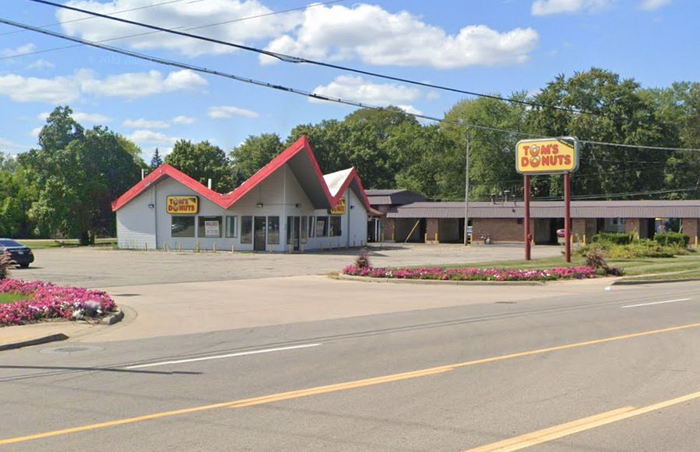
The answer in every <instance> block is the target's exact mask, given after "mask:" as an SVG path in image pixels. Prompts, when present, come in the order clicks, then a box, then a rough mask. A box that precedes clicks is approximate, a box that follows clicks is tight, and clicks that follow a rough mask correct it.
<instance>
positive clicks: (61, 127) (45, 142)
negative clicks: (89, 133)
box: [39, 106, 84, 152]
mask: <svg viewBox="0 0 700 452" xmlns="http://www.w3.org/2000/svg"><path fill="white" fill-rule="evenodd" d="M72 114H73V110H71V108H70V107H68V106H65V107H56V108H55V109H54V110H53V111H52V112H51V113H50V114H49V116H48V118H47V119H46V125H45V126H44V127H42V128H41V131H40V132H39V146H41V149H42V150H44V151H49V152H51V151H57V150H60V149H65V148H66V146H68V144H70V142H71V141H73V140H77V139H80V138H82V137H83V134H84V129H83V126H81V125H80V124H78V123H77V122H76V121H75V120H74V119H73V117H72V116H71V115H72Z"/></svg>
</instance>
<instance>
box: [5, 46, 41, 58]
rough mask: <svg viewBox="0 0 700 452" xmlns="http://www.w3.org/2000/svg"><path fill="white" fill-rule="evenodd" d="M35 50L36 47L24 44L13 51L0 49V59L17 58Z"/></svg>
mask: <svg viewBox="0 0 700 452" xmlns="http://www.w3.org/2000/svg"><path fill="white" fill-rule="evenodd" d="M35 50H36V46H35V45H34V44H32V43H28V44H24V45H21V46H19V47H15V48H14V49H2V50H0V57H4V58H9V57H14V56H19V55H22V54H25V53H28V52H33V51H35Z"/></svg>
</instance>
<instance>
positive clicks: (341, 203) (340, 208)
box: [330, 198, 345, 215]
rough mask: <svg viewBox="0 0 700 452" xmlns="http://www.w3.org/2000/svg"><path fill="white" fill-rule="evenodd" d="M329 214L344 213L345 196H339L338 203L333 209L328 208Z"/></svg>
mask: <svg viewBox="0 0 700 452" xmlns="http://www.w3.org/2000/svg"><path fill="white" fill-rule="evenodd" d="M330 214H331V215H344V214H345V198H340V199H339V200H338V204H336V205H335V207H334V208H333V209H330Z"/></svg>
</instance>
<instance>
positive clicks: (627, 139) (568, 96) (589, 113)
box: [528, 68, 675, 195]
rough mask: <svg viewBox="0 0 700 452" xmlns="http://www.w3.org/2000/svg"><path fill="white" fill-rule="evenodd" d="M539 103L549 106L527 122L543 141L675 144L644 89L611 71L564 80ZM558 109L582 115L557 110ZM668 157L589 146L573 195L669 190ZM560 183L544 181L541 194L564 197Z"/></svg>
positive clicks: (575, 178)
mask: <svg viewBox="0 0 700 452" xmlns="http://www.w3.org/2000/svg"><path fill="white" fill-rule="evenodd" d="M534 100H535V102H537V103H539V104H542V105H544V106H543V107H536V108H534V109H533V110H532V111H530V112H529V114H528V120H529V124H530V128H531V130H532V131H534V132H536V133H538V134H541V135H542V136H561V135H572V136H576V137H579V138H581V139H586V140H592V141H600V142H615V143H625V144H642V145H657V146H672V145H673V144H674V143H675V139H674V133H673V130H672V128H671V127H669V125H668V124H665V123H664V122H663V121H661V120H659V118H658V116H657V114H656V112H655V111H654V106H653V105H652V103H651V102H649V99H648V97H646V96H644V95H643V93H642V90H641V89H640V86H639V84H638V83H637V82H636V81H634V80H633V79H621V78H620V76H619V75H617V74H614V73H612V72H609V71H605V70H602V69H597V68H593V69H591V70H589V71H587V72H579V73H576V74H574V75H573V76H572V77H570V78H568V79H567V78H566V77H564V76H563V75H559V76H558V77H556V78H555V80H554V81H552V82H550V83H549V84H548V85H547V87H546V88H545V89H543V90H542V91H541V92H540V93H539V94H538V95H537V96H535V98H534ZM557 105H559V106H564V107H568V108H569V109H573V110H579V111H581V113H577V112H572V111H562V110H557V109H555V108H554V106H557ZM667 157H668V154H665V153H659V152H658V151H654V150H649V149H645V148H621V147H614V146H607V145H586V146H584V147H583V149H582V150H581V167H580V170H579V172H577V173H576V174H574V176H573V177H572V183H573V191H574V193H576V194H603V195H604V194H613V193H634V192H643V191H648V190H658V189H660V188H662V187H663V184H664V166H665V162H666V159H667ZM559 179H560V178H552V179H542V178H540V179H539V180H538V181H537V183H536V186H537V189H539V190H540V192H542V193H545V192H549V194H550V195H561V188H560V186H559V185H558V184H557V183H556V182H558V181H559Z"/></svg>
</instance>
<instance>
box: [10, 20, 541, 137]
mask: <svg viewBox="0 0 700 452" xmlns="http://www.w3.org/2000/svg"><path fill="white" fill-rule="evenodd" d="M0 23H3V24H6V25H11V26H13V27H18V28H22V29H25V30H30V31H34V32H36V33H41V34H44V35H48V36H53V37H56V38H60V39H64V40H67V41H72V42H77V43H79V44H82V45H86V46H90V47H95V48H98V49H102V50H107V51H109V52H113V53H118V54H121V55H127V56H131V57H133V58H138V59H141V60H145V61H150V62H153V63H158V64H162V65H165V66H171V67H177V68H180V69H189V70H191V71H195V72H201V73H204V74H210V75H216V76H219V77H224V78H228V79H231V80H236V81H239V82H244V83H249V84H252V85H257V86H262V87H265V88H270V89H275V90H278V91H284V92H288V93H292V94H297V95H300V96H304V97H309V98H313V99H318V100H324V101H328V102H334V103H339V104H344V105H350V106H353V107H358V108H366V109H371V110H379V111H386V108H385V107H377V106H374V105H367V104H364V103H362V102H356V101H351V100H347V99H341V98H336V97H329V96H324V95H322V94H316V93H312V92H309V91H305V90H301V89H297V88H291V87H287V86H284V85H279V84H275V83H269V82H264V81H261V80H256V79H252V78H247V77H241V76H238V75H235V74H230V73H227V72H221V71H216V70H213V69H207V68H205V67H200V66H195V65H193V64H187V63H180V62H178V61H174V60H168V59H165V58H159V57H155V56H150V55H145V54H142V53H138V52H134V51H131V50H126V49H121V48H118V47H112V46H108V45H104V44H99V43H96V42H92V41H87V40H85V39H82V38H77V37H74V36H68V35H65V34H63V33H58V32H55V31H51V30H46V29H43V28H39V27H35V26H32V25H27V24H23V23H20V22H15V21H13V20H9V19H3V18H0ZM404 113H405V114H407V115H409V116H413V117H415V118H419V119H425V120H428V121H434V122H441V123H445V124H453V125H456V126H463V127H471V128H474V129H479V130H490V131H497V132H503V133H508V134H511V135H521V136H529V137H533V136H535V135H533V134H531V133H527V132H518V131H513V130H506V129H500V128H497V127H489V126H482V125H478V124H471V123H467V122H463V121H450V120H447V119H442V118H437V117H434V116H428V115H424V114H418V113H409V112H404Z"/></svg>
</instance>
